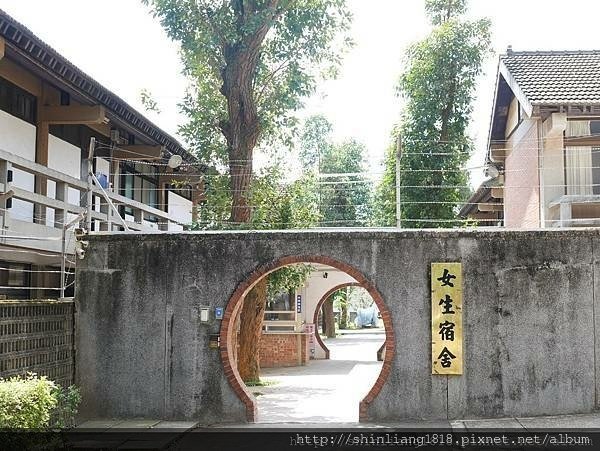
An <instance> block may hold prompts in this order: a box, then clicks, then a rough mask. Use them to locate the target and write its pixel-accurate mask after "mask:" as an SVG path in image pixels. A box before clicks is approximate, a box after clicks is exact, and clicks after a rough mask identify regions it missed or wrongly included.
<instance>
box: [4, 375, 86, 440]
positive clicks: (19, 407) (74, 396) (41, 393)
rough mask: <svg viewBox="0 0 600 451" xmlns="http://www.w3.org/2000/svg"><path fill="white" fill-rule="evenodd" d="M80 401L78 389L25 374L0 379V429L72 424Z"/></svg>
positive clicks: (51, 426)
mask: <svg viewBox="0 0 600 451" xmlns="http://www.w3.org/2000/svg"><path fill="white" fill-rule="evenodd" d="M80 402H81V395H80V394H79V389H78V388H77V387H75V386H73V385H72V386H70V387H68V388H63V387H61V386H59V385H57V384H56V383H54V382H53V381H51V380H48V378H47V377H46V376H37V375H36V374H35V373H27V375H26V376H24V377H23V376H14V377H11V378H10V379H0V429H38V430H40V429H51V428H61V429H62V428H65V427H71V426H73V424H74V419H75V414H76V413H77V407H78V406H79V403H80Z"/></svg>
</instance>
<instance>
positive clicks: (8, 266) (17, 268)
mask: <svg viewBox="0 0 600 451" xmlns="http://www.w3.org/2000/svg"><path fill="white" fill-rule="evenodd" d="M0 268H1V269H0V287H2V288H0V294H2V295H4V296H6V297H7V299H29V288H28V287H29V286H30V282H31V273H30V272H29V271H31V265H27V264H23V263H13V262H0Z"/></svg>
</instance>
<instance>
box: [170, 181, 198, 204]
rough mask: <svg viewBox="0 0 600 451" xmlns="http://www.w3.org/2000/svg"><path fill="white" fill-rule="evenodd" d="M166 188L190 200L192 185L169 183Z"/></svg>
mask: <svg viewBox="0 0 600 451" xmlns="http://www.w3.org/2000/svg"><path fill="white" fill-rule="evenodd" d="M167 189H168V190H169V191H171V192H172V193H173V194H177V195H178V196H181V197H183V198H185V199H187V200H192V187H191V186H190V185H183V186H181V185H178V184H170V185H168V187H167Z"/></svg>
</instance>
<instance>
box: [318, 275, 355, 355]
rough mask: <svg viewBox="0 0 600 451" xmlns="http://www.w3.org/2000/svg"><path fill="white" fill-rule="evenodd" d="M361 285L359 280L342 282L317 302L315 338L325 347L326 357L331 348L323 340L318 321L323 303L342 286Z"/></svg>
mask: <svg viewBox="0 0 600 451" xmlns="http://www.w3.org/2000/svg"><path fill="white" fill-rule="evenodd" d="M360 286H362V285H361V284H360V283H358V282H345V283H340V284H339V285H336V286H335V287H333V288H332V289H331V290H329V291H328V292H327V293H325V294H324V295H323V297H322V298H321V300H320V301H319V302H317V306H316V307H315V315H314V317H313V324H314V325H315V338H316V339H317V341H318V342H319V346H321V348H323V350H324V351H325V358H326V359H328V358H329V348H328V347H327V345H325V343H323V340H322V339H321V334H319V325H318V324H317V321H318V320H319V310H321V307H322V306H323V303H324V302H325V301H326V300H327V298H328V297H329V296H331V295H332V294H333V293H335V292H336V291H338V290H341V289H342V288H346V287H360Z"/></svg>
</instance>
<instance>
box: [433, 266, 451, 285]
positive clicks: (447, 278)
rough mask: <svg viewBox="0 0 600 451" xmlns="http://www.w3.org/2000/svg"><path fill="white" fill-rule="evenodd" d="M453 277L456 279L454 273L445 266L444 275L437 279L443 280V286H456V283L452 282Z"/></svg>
mask: <svg viewBox="0 0 600 451" xmlns="http://www.w3.org/2000/svg"><path fill="white" fill-rule="evenodd" d="M452 279H456V276H455V275H454V274H450V273H449V272H448V270H447V269H446V268H444V274H442V277H438V279H437V280H439V281H440V282H442V286H443V287H454V284H453V283H452V282H451V280H452Z"/></svg>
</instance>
